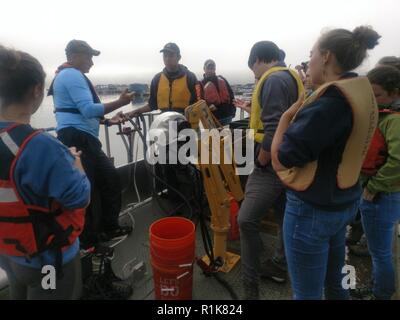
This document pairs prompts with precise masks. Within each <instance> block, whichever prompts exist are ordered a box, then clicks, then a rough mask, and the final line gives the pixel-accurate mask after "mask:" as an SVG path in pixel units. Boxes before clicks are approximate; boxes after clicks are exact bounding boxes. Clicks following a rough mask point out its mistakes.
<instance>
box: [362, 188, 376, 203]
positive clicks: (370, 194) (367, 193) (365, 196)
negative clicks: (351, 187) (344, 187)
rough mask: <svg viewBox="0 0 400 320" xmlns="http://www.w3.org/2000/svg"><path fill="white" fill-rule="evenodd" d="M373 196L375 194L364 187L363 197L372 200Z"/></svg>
mask: <svg viewBox="0 0 400 320" xmlns="http://www.w3.org/2000/svg"><path fill="white" fill-rule="evenodd" d="M374 198H375V194H373V193H371V192H369V191H368V189H367V188H364V191H363V199H364V200H366V201H370V202H372V201H373V200H374Z"/></svg>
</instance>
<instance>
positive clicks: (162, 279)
mask: <svg viewBox="0 0 400 320" xmlns="http://www.w3.org/2000/svg"><path fill="white" fill-rule="evenodd" d="M195 238H196V233H195V225H194V223H193V222H192V221H190V220H189V219H186V218H181V217H168V218H163V219H160V220H157V221H156V222H154V223H153V224H152V225H151V226H150V257H151V264H152V268H153V280H154V289H155V298H156V299H158V300H187V299H191V298H192V286H193V261H194V255H195Z"/></svg>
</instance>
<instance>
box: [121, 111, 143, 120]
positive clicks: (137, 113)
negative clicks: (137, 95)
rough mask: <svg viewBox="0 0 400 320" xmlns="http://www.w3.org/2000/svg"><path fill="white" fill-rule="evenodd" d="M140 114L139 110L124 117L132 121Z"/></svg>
mask: <svg viewBox="0 0 400 320" xmlns="http://www.w3.org/2000/svg"><path fill="white" fill-rule="evenodd" d="M139 114H140V112H139V111H138V110H133V111H129V112H127V113H125V114H124V116H125V118H126V119H132V118H134V117H137V116H138V115H139Z"/></svg>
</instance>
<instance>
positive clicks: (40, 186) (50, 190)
mask: <svg viewBox="0 0 400 320" xmlns="http://www.w3.org/2000/svg"><path fill="white" fill-rule="evenodd" d="M11 124H12V123H10V122H8V123H7V122H0V129H4V128H6V127H9V126H10V125H11ZM74 161H75V159H74V157H73V156H72V155H71V153H70V152H69V150H68V148H67V147H65V146H64V145H63V144H62V143H61V142H60V141H58V140H57V139H55V138H54V137H52V136H51V135H49V134H48V133H40V134H38V135H36V136H35V137H33V138H32V140H30V141H29V142H28V143H27V145H26V147H25V149H24V150H23V152H22V153H21V156H20V158H19V159H18V161H17V163H16V166H15V170H14V180H15V183H16V187H17V189H18V192H19V193H20V195H21V197H22V199H23V200H24V202H25V203H26V204H31V205H37V206H43V207H47V206H48V203H49V198H53V199H55V200H56V201H57V202H59V203H60V204H61V205H62V206H63V207H65V208H67V209H78V208H83V207H85V206H86V205H87V204H88V202H89V200H90V183H89V180H88V179H87V177H86V175H85V174H83V173H81V172H80V171H79V170H78V169H76V168H75V167H74ZM78 251H79V240H78V239H77V240H76V241H75V242H74V243H73V244H72V245H71V246H70V247H69V248H67V249H66V250H65V251H63V264H65V263H67V262H69V261H71V259H72V258H74V257H75V255H76V254H77V253H78ZM10 258H11V259H12V260H13V261H15V262H16V263H19V264H22V265H25V266H29V267H32V268H41V267H42V266H43V265H46V264H52V265H54V263H55V254H54V251H46V252H43V253H42V254H41V255H40V256H38V257H35V258H33V259H31V260H29V261H28V260H27V259H26V258H24V257H10Z"/></svg>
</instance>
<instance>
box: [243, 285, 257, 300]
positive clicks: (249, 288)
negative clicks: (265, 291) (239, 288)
mask: <svg viewBox="0 0 400 320" xmlns="http://www.w3.org/2000/svg"><path fill="white" fill-rule="evenodd" d="M243 289H244V300H260V290H259V287H258V283H256V282H250V281H243Z"/></svg>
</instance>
